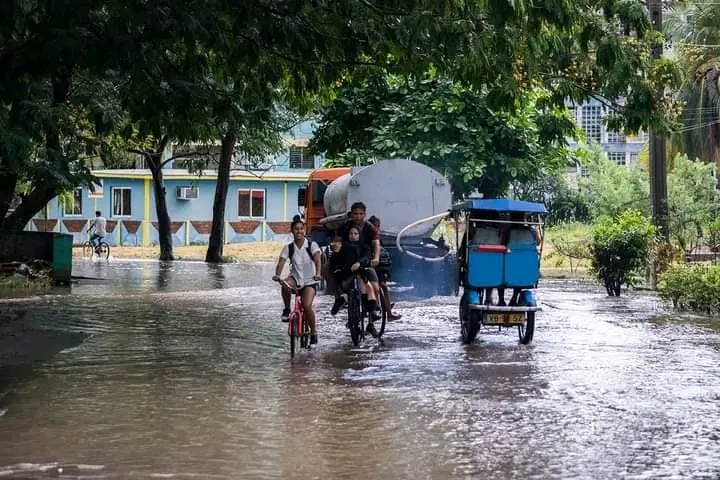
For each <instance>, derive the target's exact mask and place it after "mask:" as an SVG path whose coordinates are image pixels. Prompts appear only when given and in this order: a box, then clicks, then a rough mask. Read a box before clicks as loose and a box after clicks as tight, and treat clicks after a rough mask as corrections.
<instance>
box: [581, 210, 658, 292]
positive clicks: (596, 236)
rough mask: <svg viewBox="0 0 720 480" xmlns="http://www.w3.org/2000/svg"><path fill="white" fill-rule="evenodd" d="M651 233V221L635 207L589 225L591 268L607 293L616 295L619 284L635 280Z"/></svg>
mask: <svg viewBox="0 0 720 480" xmlns="http://www.w3.org/2000/svg"><path fill="white" fill-rule="evenodd" d="M654 236H655V227H654V226H653V224H652V222H651V220H650V219H649V218H648V217H647V216H646V215H645V214H644V213H642V212H640V211H637V210H626V211H624V212H622V213H620V214H618V215H616V216H614V217H604V218H602V219H600V220H599V221H598V222H597V223H595V224H594V225H593V229H592V246H591V251H592V263H591V267H592V270H593V273H594V274H595V276H596V277H597V279H598V280H599V281H600V282H602V283H603V285H604V286H605V289H606V290H607V292H608V295H610V296H620V289H621V288H622V286H623V285H627V286H632V285H634V284H635V283H636V274H637V273H638V272H639V271H640V269H642V268H644V267H645V266H646V262H647V258H648V254H649V253H650V248H651V246H652V242H653V238H654Z"/></svg>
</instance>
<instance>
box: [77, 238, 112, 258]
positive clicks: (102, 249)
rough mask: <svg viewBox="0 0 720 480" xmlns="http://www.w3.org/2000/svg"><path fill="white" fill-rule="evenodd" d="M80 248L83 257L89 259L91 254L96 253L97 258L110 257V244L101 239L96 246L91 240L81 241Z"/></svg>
mask: <svg viewBox="0 0 720 480" xmlns="http://www.w3.org/2000/svg"><path fill="white" fill-rule="evenodd" d="M82 249H83V257H86V258H89V259H91V258H92V257H93V255H97V256H98V257H99V258H105V259H106V260H107V259H108V258H110V245H108V244H107V242H105V241H103V240H101V241H100V242H98V244H97V247H96V246H95V245H93V242H92V241H91V240H88V241H87V242H85V243H83V245H82Z"/></svg>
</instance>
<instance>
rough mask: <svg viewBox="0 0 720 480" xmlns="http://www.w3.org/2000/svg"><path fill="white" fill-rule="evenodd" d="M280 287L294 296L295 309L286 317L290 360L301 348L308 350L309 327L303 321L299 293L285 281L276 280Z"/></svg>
mask: <svg viewBox="0 0 720 480" xmlns="http://www.w3.org/2000/svg"><path fill="white" fill-rule="evenodd" d="M276 282H278V283H279V284H280V285H283V286H285V287H286V288H288V289H290V291H291V292H292V293H293V294H294V295H295V307H294V308H293V310H292V312H291V313H290V317H288V336H289V337H290V358H291V359H292V358H294V357H295V352H296V351H299V350H300V349H301V348H305V349H307V350H310V325H308V323H307V322H306V321H305V316H304V310H303V306H302V300H301V299H300V291H299V290H298V289H297V288H295V287H291V286H290V285H289V284H288V283H287V282H286V281H285V280H282V279H277V280H276Z"/></svg>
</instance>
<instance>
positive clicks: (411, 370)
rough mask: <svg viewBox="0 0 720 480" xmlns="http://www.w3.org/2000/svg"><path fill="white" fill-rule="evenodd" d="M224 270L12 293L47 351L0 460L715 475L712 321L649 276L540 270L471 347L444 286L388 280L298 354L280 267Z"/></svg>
mask: <svg viewBox="0 0 720 480" xmlns="http://www.w3.org/2000/svg"><path fill="white" fill-rule="evenodd" d="M138 265H140V266H138ZM116 266H117V269H116V268H115V267H116ZM226 267H228V268H223V269H221V270H217V269H215V270H213V269H208V268H207V267H206V266H205V265H203V264H196V265H193V264H190V263H183V264H177V265H172V266H171V267H168V270H166V271H160V270H158V268H159V267H158V265H157V264H154V263H149V262H148V263H143V264H132V265H131V264H129V263H121V264H117V263H116V264H114V265H112V266H108V265H105V266H101V265H87V266H85V267H83V268H86V269H92V268H97V272H96V273H97V275H105V276H107V277H108V278H111V279H113V281H117V282H119V283H118V284H117V285H114V286H112V287H110V286H108V285H103V284H98V283H97V282H96V283H93V284H92V285H87V286H82V285H80V286H79V287H78V288H77V289H74V290H73V293H72V294H71V295H65V296H57V297H52V298H49V299H43V300H42V301H39V302H36V303H33V304H32V308H29V306H28V304H24V303H22V302H16V303H15V304H13V305H12V306H11V307H9V308H10V309H12V311H13V312H19V314H18V315H17V317H14V319H13V320H12V321H11V322H10V323H9V324H8V325H5V326H4V327H3V328H5V330H4V332H5V333H7V334H10V333H11V334H12V335H14V336H15V337H17V338H21V337H23V336H27V335H31V336H30V337H28V338H33V339H36V340H37V339H42V342H40V344H41V345H42V346H43V351H47V352H51V353H52V354H51V355H49V356H47V358H44V359H43V361H42V362H40V363H36V364H33V365H32V367H33V368H32V370H31V371H30V372H29V373H28V372H26V373H24V374H23V375H22V376H21V377H19V378H18V379H17V381H16V382H15V383H14V384H13V388H12V391H11V392H10V393H9V394H7V395H6V396H5V397H3V398H0V407H1V408H0V412H4V414H0V423H1V424H2V426H1V427H0V465H8V467H2V469H0V478H2V477H3V475H5V476H10V477H12V478H43V475H44V476H46V477H47V478H50V477H52V478H56V477H57V476H58V471H57V469H58V468H63V469H64V471H63V475H64V476H65V478H81V477H82V478H124V477H125V476H139V477H144V478H150V477H156V478H195V477H198V478H238V477H239V476H241V477H242V478H263V479H265V478H283V479H285V478H290V479H306V478H336V479H354V478H371V477H376V478H413V479H425V478H486V479H507V478H527V479H547V478H563V479H566V478H713V475H715V476H717V474H718V473H720V471H719V470H718V467H717V466H716V465H715V464H714V463H713V462H712V461H708V460H709V459H714V458H720V415H719V414H720V402H718V400H719V399H720V387H719V386H718V385H720V382H719V381H718V380H720V367H719V366H718V365H720V361H719V360H720V354H719V349H718V345H720V338H719V337H718V333H717V329H713V328H711V327H710V326H709V325H708V324H702V323H693V322H686V323H678V322H676V321H667V320H662V317H659V318H660V319H656V318H655V315H657V314H658V312H660V311H661V309H660V307H659V303H658V302H657V299H655V297H653V296H652V295H649V294H646V293H639V294H633V295H632V296H627V297H621V298H619V299H609V298H607V297H606V296H605V295H604V294H603V293H602V291H601V290H600V289H598V288H595V287H591V288H588V286H586V285H584V284H581V283H567V282H565V283H564V282H558V281H552V282H545V281H544V282H543V286H542V288H541V289H540V291H539V292H538V298H539V299H540V301H541V302H542V304H543V306H544V310H543V311H542V312H540V313H539V315H538V319H537V331H536V334H535V340H534V343H533V344H531V345H529V346H522V345H518V344H517V333H516V332H515V331H502V332H498V331H496V330H494V329H483V330H482V331H481V335H480V338H479V340H478V341H477V342H476V343H475V344H473V345H462V344H461V342H460V341H459V328H458V321H457V301H458V299H457V298H455V297H437V298H433V299H429V300H423V301H411V300H408V297H404V298H403V297H398V298H399V299H400V300H399V301H398V302H397V308H398V311H399V312H400V313H402V314H403V318H402V319H401V320H399V321H396V322H390V323H388V328H387V334H386V339H385V343H384V345H379V344H378V343H377V342H376V341H374V340H368V341H367V342H365V344H363V345H361V346H360V347H358V348H354V347H352V346H351V344H350V340H349V336H348V334H347V331H346V329H345V328H344V326H343V325H344V317H343V315H344V314H340V315H338V317H337V318H333V317H331V316H330V315H329V314H328V310H329V307H330V303H331V301H330V300H331V299H329V298H327V297H320V298H319V299H318V318H319V325H320V344H319V345H318V346H317V348H314V349H313V351H311V352H302V353H301V354H300V355H299V357H298V358H297V359H296V360H295V361H294V362H290V361H289V359H288V352H287V336H286V333H285V328H286V326H285V324H282V323H280V321H279V319H278V316H279V308H278V306H279V304H278V297H277V288H276V286H275V285H273V284H271V283H270V281H269V280H265V279H267V278H269V276H270V275H272V266H271V265H269V266H268V265H265V266H253V267H247V268H246V267H245V266H242V267H241V266H226ZM183 276H184V277H187V278H191V280H190V281H189V282H188V283H187V284H183V282H182V281H181V279H182V278H183ZM221 277H222V278H221ZM248 277H250V278H248ZM261 279H262V280H261ZM183 285H185V287H186V288H185V290H192V291H183V288H182V287H183ZM188 285H190V287H192V288H190V287H188ZM196 287H197V288H196ZM3 307H4V308H8V307H7V305H3ZM60 334H62V335H60ZM6 337H7V335H6ZM30 353H33V352H30ZM35 353H36V352H35ZM28 355H29V356H28V357H27V358H30V357H31V356H32V355H30V354H28ZM0 378H1V377H0ZM24 462H26V463H24ZM32 462H34V463H32ZM52 462H57V463H52ZM19 465H20V466H19ZM22 465H25V466H22ZM83 466H85V467H87V466H91V467H92V468H95V470H92V469H91V468H89V467H88V468H85V467H83ZM23 468H25V471H22V469H23ZM13 469H14V470H13ZM33 469H34V470H33ZM43 469H46V470H43ZM10 470H12V472H10ZM7 472H10V473H7ZM23 475H25V477H23ZM53 476H54V477H53ZM61 478H62V477H61Z"/></svg>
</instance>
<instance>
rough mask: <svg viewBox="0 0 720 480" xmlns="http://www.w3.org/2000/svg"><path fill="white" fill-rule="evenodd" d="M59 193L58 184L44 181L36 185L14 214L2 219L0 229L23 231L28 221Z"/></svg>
mask: <svg viewBox="0 0 720 480" xmlns="http://www.w3.org/2000/svg"><path fill="white" fill-rule="evenodd" d="M58 193H59V191H58V188H57V185H55V184H54V183H50V182H44V183H42V184H41V185H36V186H35V188H33V189H32V191H31V192H30V194H28V195H27V196H26V197H24V198H23V200H22V203H20V205H18V207H17V208H16V209H15V211H14V212H13V213H12V214H10V215H9V216H7V217H4V218H2V219H0V220H1V221H0V231H6V232H21V231H23V230H25V227H26V226H27V224H28V222H29V221H30V220H32V218H33V217H34V216H35V215H37V213H38V212H40V211H41V210H42V209H43V208H45V206H47V204H48V202H50V200H52V199H53V198H55V197H56V196H57V195H58Z"/></svg>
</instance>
